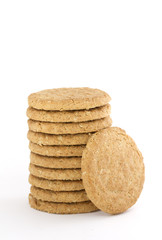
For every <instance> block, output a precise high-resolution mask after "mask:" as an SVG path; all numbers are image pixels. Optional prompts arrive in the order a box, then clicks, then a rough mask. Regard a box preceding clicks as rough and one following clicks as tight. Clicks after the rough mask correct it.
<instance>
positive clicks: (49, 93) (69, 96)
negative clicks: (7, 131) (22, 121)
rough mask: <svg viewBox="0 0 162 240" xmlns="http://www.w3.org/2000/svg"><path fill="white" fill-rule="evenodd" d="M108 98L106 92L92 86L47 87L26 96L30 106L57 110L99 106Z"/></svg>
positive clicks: (104, 103) (105, 102) (107, 100)
mask: <svg viewBox="0 0 162 240" xmlns="http://www.w3.org/2000/svg"><path fill="white" fill-rule="evenodd" d="M110 100H111V98H110V96H109V95H108V94H107V93H105V92H104V91H101V90H99V89H92V88H57V89H47V90H43V91H40V92H36V93H32V94H30V95H29V97H28V103H29V106H30V107H33V108H36V109H44V110H59V111H63V110H77V109H90V108H95V107H100V106H103V105H106V104H107V103H108V102H109V101H110Z"/></svg>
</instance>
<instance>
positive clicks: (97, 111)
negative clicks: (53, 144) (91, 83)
mask: <svg viewBox="0 0 162 240" xmlns="http://www.w3.org/2000/svg"><path fill="white" fill-rule="evenodd" d="M110 112H111V107H110V104H106V105H104V106H101V107H97V108H92V109H89V110H76V111H47V110H38V109H35V108H32V107H28V109H27V113H26V114H27V117H28V118H30V119H32V120H36V121H42V122H85V121H92V120H96V119H101V118H104V117H107V116H108V115H110Z"/></svg>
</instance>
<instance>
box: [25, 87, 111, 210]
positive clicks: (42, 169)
mask: <svg viewBox="0 0 162 240" xmlns="http://www.w3.org/2000/svg"><path fill="white" fill-rule="evenodd" d="M109 101H110V96H109V95H108V94H107V93H105V92H103V91H101V90H98V89H91V88H60V89H50V90H44V91H40V92H37V93H33V94H31V95H30V96H29V98H28V103H29V107H28V109H27V116H28V117H29V120H28V126H29V132H28V139H29V141H30V143H29V148H30V150H31V153H30V166H29V171H30V176H29V183H30V184H31V185H32V186H31V189H30V192H31V193H30V194H29V203H30V205H31V207H32V208H35V209H38V210H41V211H46V212H50V213H83V212H92V211H96V210H97V208H96V206H95V205H94V204H93V203H92V202H91V201H90V200H89V199H88V197H87V194H86V192H85V189H84V186H83V183H82V173H81V159H82V153H83V150H84V149H85V147H86V144H87V141H88V139H89V137H90V136H91V135H92V134H93V133H95V132H97V131H99V130H101V129H104V128H108V127H110V126H111V124H112V120H111V118H110V110H111V108H110V105H109ZM92 154H93V153H92ZM89 167H91V166H89Z"/></svg>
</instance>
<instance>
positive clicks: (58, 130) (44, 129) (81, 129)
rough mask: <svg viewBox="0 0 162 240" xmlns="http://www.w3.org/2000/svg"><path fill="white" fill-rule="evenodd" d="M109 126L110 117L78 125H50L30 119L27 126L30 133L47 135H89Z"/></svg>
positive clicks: (110, 122)
mask: <svg viewBox="0 0 162 240" xmlns="http://www.w3.org/2000/svg"><path fill="white" fill-rule="evenodd" d="M111 124H112V120H111V118H110V116H108V117H106V118H102V119H98V120H93V121H87V122H80V123H50V122H39V121H34V120H31V119H29V120H28V126H29V129H30V130H31V131H34V132H41V133H49V134H77V133H90V132H96V131H98V130H100V129H103V128H107V127H110V126H111Z"/></svg>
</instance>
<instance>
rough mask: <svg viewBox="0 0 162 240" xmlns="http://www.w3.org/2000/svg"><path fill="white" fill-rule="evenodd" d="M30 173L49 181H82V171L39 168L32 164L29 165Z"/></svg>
mask: <svg viewBox="0 0 162 240" xmlns="http://www.w3.org/2000/svg"><path fill="white" fill-rule="evenodd" d="M29 172H30V173H31V174H32V175H34V176H36V177H40V178H45V179H48V180H80V179H81V178H82V177H81V169H53V168H43V167H38V166H36V165H34V164H32V163H30V165H29Z"/></svg>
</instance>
